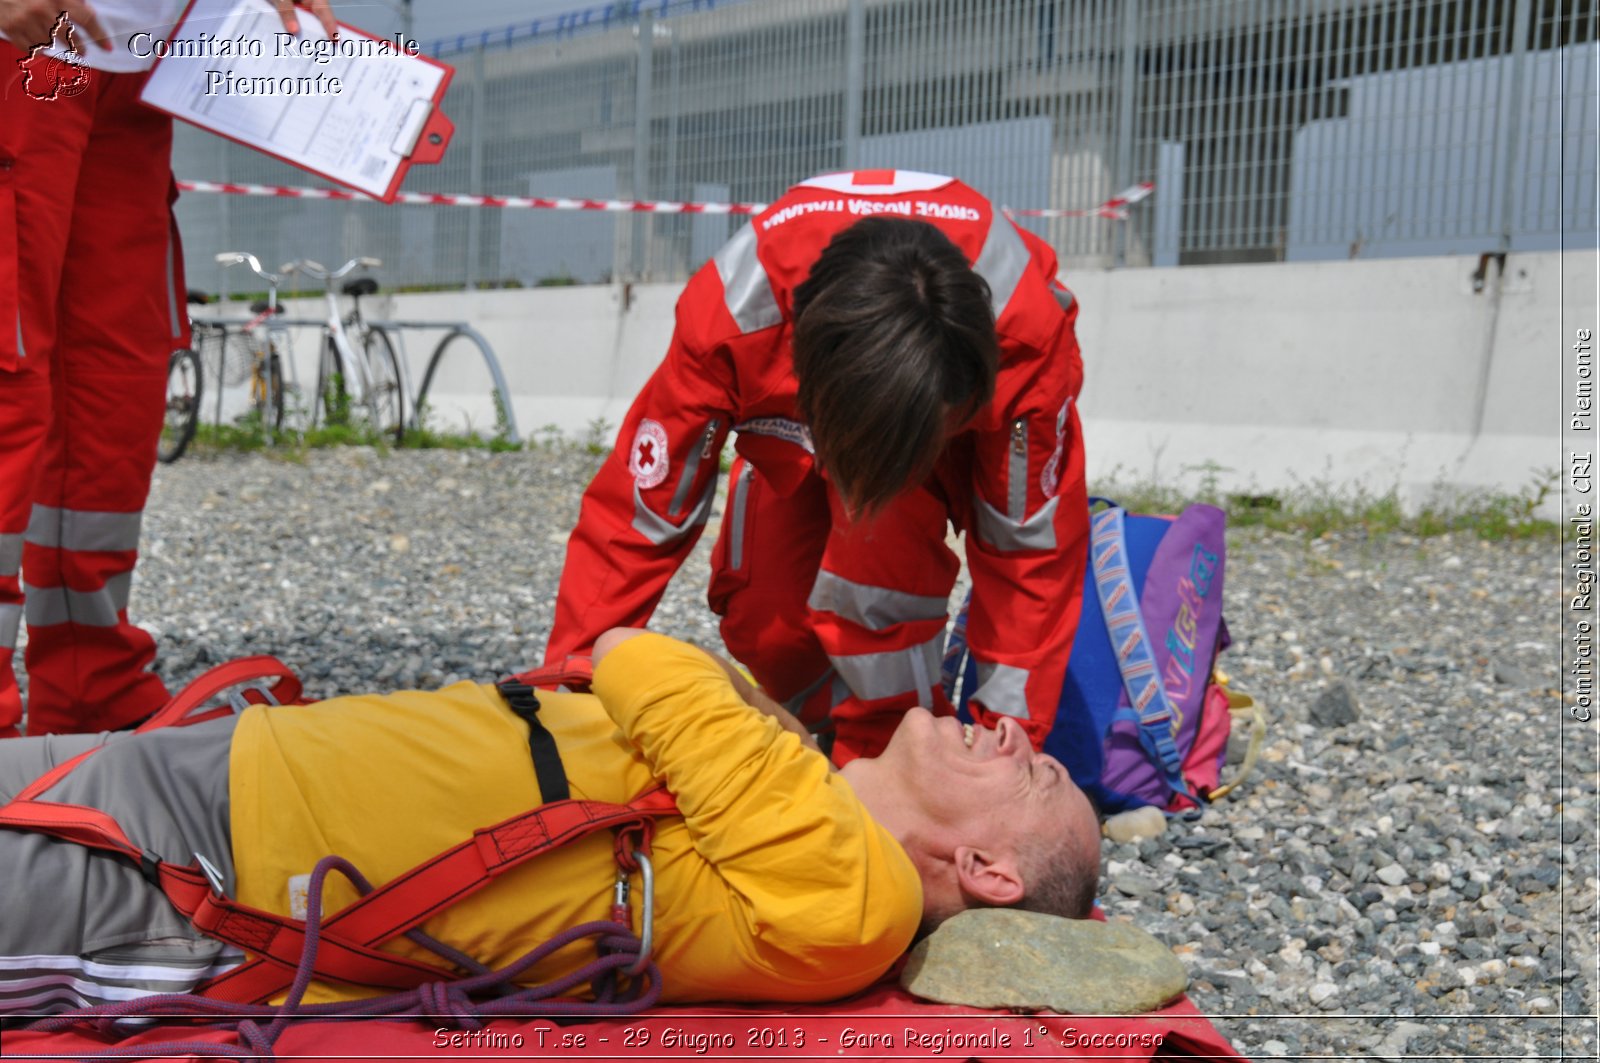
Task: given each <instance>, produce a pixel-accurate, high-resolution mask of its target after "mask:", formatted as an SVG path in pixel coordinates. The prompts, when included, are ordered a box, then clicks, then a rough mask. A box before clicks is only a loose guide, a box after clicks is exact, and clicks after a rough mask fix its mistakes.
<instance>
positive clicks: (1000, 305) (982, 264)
mask: <svg viewBox="0 0 1600 1063" xmlns="http://www.w3.org/2000/svg"><path fill="white" fill-rule="evenodd" d="M1027 269H1028V245H1027V244H1025V243H1023V242H1022V237H1020V236H1018V235H1017V230H1016V228H1015V227H1014V226H1013V225H1012V224H1011V223H1010V222H1009V221H1007V220H1006V216H1005V215H1004V214H1001V213H1000V212H999V211H995V212H994V217H993V218H991V219H990V220H989V235H988V237H987V238H986V239H985V240H984V242H983V250H982V251H980V252H978V260H977V261H976V262H974V263H973V264H972V271H973V272H974V273H976V274H977V275H978V276H980V277H982V278H983V279H984V280H986V281H988V282H989V297H990V300H991V301H992V302H993V304H994V317H995V320H996V321H998V320H1000V315H1001V314H1002V313H1004V312H1005V309H1006V304H1007V303H1009V302H1010V301H1011V293H1012V292H1014V291H1016V290H1017V282H1018V281H1020V280H1022V275H1023V273H1025V272H1026V271H1027Z"/></svg>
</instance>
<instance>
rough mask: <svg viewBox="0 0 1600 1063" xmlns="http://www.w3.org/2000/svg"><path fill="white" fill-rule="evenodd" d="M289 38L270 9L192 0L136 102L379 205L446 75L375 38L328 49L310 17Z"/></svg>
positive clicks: (263, 3) (345, 40)
mask: <svg viewBox="0 0 1600 1063" xmlns="http://www.w3.org/2000/svg"><path fill="white" fill-rule="evenodd" d="M298 14H299V23H300V32H299V34H298V35H296V36H290V35H289V34H288V32H287V31H286V30H284V28H283V21H282V19H280V18H279V17H278V13H277V11H276V10H275V9H274V8H273V6H272V4H271V3H269V2H268V0H194V2H193V3H192V4H191V5H190V6H189V9H188V11H187V12H186V13H185V15H184V19H183V21H182V22H181V23H180V24H179V25H178V28H177V30H176V31H175V32H174V34H173V36H172V39H171V40H170V41H168V42H165V43H162V42H154V43H152V44H149V45H147V46H148V47H151V48H152V49H153V50H155V53H156V54H157V55H159V56H161V60H160V62H158V63H157V64H156V67H155V69H154V70H153V71H152V72H151V74H150V78H149V80H148V81H147V82H146V83H145V87H144V91H143V93H142V95H141V98H142V99H143V100H144V101H145V102H146V103H148V104H150V105H151V106H153V107H156V108H158V109H160V110H163V111H166V112H168V113H170V114H172V115H174V116H175V117H178V118H182V119H183V120H185V121H187V122H192V123H193V124H195V125H198V126H200V127H202V128H204V129H209V130H211V131H213V132H216V133H220V134H222V135H223V136H227V137H230V138H232V139H234V140H237V141H239V142H241V143H243V144H246V145H248V146H250V147H253V148H256V149H257V150H260V151H264V152H266V153H268V154H271V155H275V156H277V157H279V158H281V159H283V160H285V161H286V162H290V163H293V164H294V165H296V166H300V167H302V168H304V169H307V170H312V171H315V172H316V173H319V174H322V175H323V176H325V177H328V178H331V179H332V180H335V181H339V182H341V183H343V184H347V185H351V186H353V187H355V188H358V189H360V190H361V191H363V192H367V193H369V194H371V195H374V196H379V197H382V196H383V195H385V194H386V192H387V191H388V190H389V188H390V186H391V185H392V184H393V183H394V180H395V176H396V174H397V173H398V172H399V170H400V167H401V166H402V165H403V164H404V163H405V161H406V159H407V157H408V156H410V154H411V152H412V149H413V147H414V146H415V145H416V142H417V137H418V134H419V133H420V132H421V130H422V127H423V123H424V122H425V121H426V120H427V118H428V116H429V114H430V112H431V111H432V109H433V100H434V96H435V94H436V93H437V92H438V90H439V86H440V84H441V82H442V81H443V80H444V77H445V74H446V71H445V69H444V68H443V67H441V66H439V65H438V64H436V63H432V62H429V61H427V60H424V59H420V58H418V57H416V56H413V55H407V54H404V53H403V52H401V51H400V50H399V49H397V48H396V47H395V44H394V42H393V41H389V42H387V44H388V47H384V46H383V44H382V43H380V42H379V41H377V40H374V39H372V38H370V37H365V36H362V35H359V34H355V33H341V34H340V36H339V39H338V40H337V41H330V40H329V39H328V36H327V34H326V33H325V32H324V31H323V29H322V26H321V25H320V24H319V23H318V22H317V20H316V19H315V18H313V17H311V15H310V13H309V12H307V11H304V10H301V11H300V12H299V13H298Z"/></svg>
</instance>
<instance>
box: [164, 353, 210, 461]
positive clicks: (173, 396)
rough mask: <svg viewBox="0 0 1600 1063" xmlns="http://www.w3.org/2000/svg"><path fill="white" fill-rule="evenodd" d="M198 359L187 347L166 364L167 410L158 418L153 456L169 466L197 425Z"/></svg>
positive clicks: (199, 380) (184, 446) (173, 354)
mask: <svg viewBox="0 0 1600 1063" xmlns="http://www.w3.org/2000/svg"><path fill="white" fill-rule="evenodd" d="M200 386H201V377H200V359H199V357H198V356H197V355H196V354H195V353H194V351H192V350H190V349H189V348H187V347H184V348H181V349H179V350H176V351H173V352H172V359H171V361H169V362H168V363H167V409H166V413H165V414H163V416H162V419H161V439H160V442H158V443H157V444H156V458H157V459H158V460H159V461H161V462H163V463H164V464H168V465H170V464H171V463H172V462H175V461H177V460H178V459H179V458H181V457H183V452H184V450H185V449H187V448H188V446H189V441H190V440H192V439H194V433H195V429H196V428H198V427H199V424H200Z"/></svg>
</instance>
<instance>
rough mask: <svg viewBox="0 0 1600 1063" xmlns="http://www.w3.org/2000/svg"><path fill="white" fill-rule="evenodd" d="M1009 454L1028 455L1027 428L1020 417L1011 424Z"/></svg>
mask: <svg viewBox="0 0 1600 1063" xmlns="http://www.w3.org/2000/svg"><path fill="white" fill-rule="evenodd" d="M1011 453H1013V454H1026V453H1028V428H1027V425H1026V424H1025V423H1024V422H1023V420H1022V418H1020V417H1019V418H1017V419H1016V420H1015V421H1014V422H1012V424H1011Z"/></svg>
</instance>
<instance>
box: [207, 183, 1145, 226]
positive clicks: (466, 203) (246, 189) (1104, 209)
mask: <svg viewBox="0 0 1600 1063" xmlns="http://www.w3.org/2000/svg"><path fill="white" fill-rule="evenodd" d="M1155 187H1156V186H1155V185H1154V184H1153V183H1152V182H1150V181H1145V182H1143V183H1141V184H1137V185H1134V186H1132V187H1131V188H1127V189H1125V190H1123V191H1122V192H1119V193H1117V194H1116V195H1114V196H1112V197H1111V198H1110V199H1108V200H1106V201H1105V202H1104V203H1102V204H1100V205H1099V206H1098V207H1091V208H1089V209H1088V210H1046V209H1026V210H1012V209H1010V208H1005V212H1006V213H1007V214H1009V215H1011V216H1013V217H1020V218H1095V217H1097V218H1110V219H1112V220H1113V221H1126V220H1127V218H1128V211H1127V207H1128V204H1130V203H1137V202H1139V200H1141V199H1143V198H1144V197H1146V196H1148V195H1149V194H1150V193H1151V192H1153V191H1155ZM178 188H179V189H181V190H182V191H185V192H211V193H215V194H217V195H224V196H268V197H272V198H276V199H333V200H345V201H348V200H366V199H368V198H369V197H367V196H365V195H363V194H361V193H360V192H351V191H348V190H346V189H343V188H292V187H286V186H283V185H242V184H227V183H218V182H216V181H179V182H178ZM394 201H395V202H396V203H407V204H411V205H415V206H429V207H500V208H506V209H519V210H600V211H610V212H612V213H615V214H760V213H761V212H762V211H764V210H766V209H767V204H765V203H674V202H671V201H668V200H634V199H564V198H546V197H544V196H470V195H460V194H452V193H447V192H401V193H400V194H399V195H398V196H396V197H395V200H394Z"/></svg>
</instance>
